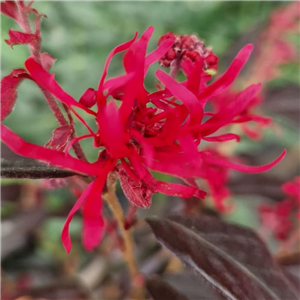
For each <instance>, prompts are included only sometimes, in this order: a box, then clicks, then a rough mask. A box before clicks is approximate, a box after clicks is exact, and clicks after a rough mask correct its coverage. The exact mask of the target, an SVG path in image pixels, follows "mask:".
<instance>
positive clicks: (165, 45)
mask: <svg viewBox="0 0 300 300" xmlns="http://www.w3.org/2000/svg"><path fill="white" fill-rule="evenodd" d="M173 44H174V41H173V40H172V39H167V40H165V41H163V42H162V43H161V44H160V45H159V46H158V47H157V48H156V49H155V50H154V51H152V52H151V53H150V54H148V55H147V56H146V60H145V73H147V70H148V68H149V67H150V66H151V65H152V64H153V63H155V62H156V61H158V60H159V59H160V58H162V56H164V55H165V54H166V53H167V52H168V50H169V49H170V48H171V47H172V46H173Z"/></svg>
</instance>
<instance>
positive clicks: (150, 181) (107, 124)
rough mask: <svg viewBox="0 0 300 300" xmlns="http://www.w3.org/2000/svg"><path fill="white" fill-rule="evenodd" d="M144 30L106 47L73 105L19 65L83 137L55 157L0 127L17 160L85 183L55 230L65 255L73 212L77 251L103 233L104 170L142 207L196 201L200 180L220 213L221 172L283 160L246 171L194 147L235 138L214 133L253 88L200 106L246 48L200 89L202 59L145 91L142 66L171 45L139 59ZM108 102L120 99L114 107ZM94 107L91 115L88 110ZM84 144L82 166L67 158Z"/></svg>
mask: <svg viewBox="0 0 300 300" xmlns="http://www.w3.org/2000/svg"><path fill="white" fill-rule="evenodd" d="M152 32H153V27H149V28H148V29H147V30H146V31H145V32H144V33H143V34H142V36H141V37H140V38H139V39H138V40H136V37H137V34H136V35H135V37H134V38H133V39H132V40H130V41H128V42H126V43H124V44H121V45H119V46H117V47H116V48H114V49H113V50H112V51H111V53H110V54H109V56H108V58H107V61H106V64H105V67H104V70H103V73H102V76H101V78H100V82H99V86H98V88H97V90H94V89H91V88H90V89H88V90H87V91H86V92H85V93H84V94H83V96H82V97H81V99H80V101H79V102H78V101H76V100H75V99H74V98H73V97H72V96H70V95H69V94H67V93H66V92H65V91H64V90H63V89H62V88H61V87H60V86H59V84H58V83H57V82H56V81H55V79H54V76H53V74H49V73H48V71H47V70H45V68H43V66H42V65H41V64H39V63H38V62H37V61H35V59H34V58H32V57H30V58H29V59H27V60H26V62H25V66H26V69H27V71H28V74H29V75H30V76H31V79H32V80H34V81H35V82H36V83H37V84H38V85H39V86H40V87H42V88H43V89H45V90H47V91H48V92H50V93H51V94H52V95H53V96H55V97H56V98H57V99H58V100H59V101H60V102H62V103H63V104H64V105H66V106H68V108H69V110H70V111H71V112H72V113H73V114H74V115H75V116H76V117H77V118H79V120H80V121H81V122H82V124H83V125H84V126H85V127H86V129H87V130H88V132H89V133H88V134H86V135H83V136H80V137H77V138H75V139H72V140H71V141H69V140H68V139H63V144H64V143H65V142H66V140H67V145H66V147H65V145H63V147H62V148H60V151H58V150H55V149H49V148H46V147H42V146H38V145H35V144H32V143H28V142H26V141H24V140H23V139H22V138H21V137H19V136H18V135H16V134H15V133H14V132H12V131H11V130H10V129H8V128H7V127H6V126H4V125H2V127H1V128H2V141H3V142H4V143H5V144H7V145H8V147H9V148H11V149H12V150H13V151H15V152H16V153H18V154H19V155H23V156H28V157H31V158H34V159H38V160H42V161H45V162H48V163H50V164H53V165H56V166H58V167H61V168H64V169H69V170H72V171H75V172H78V173H80V174H84V175H88V176H91V178H93V181H92V182H91V183H90V184H89V185H88V187H87V188H86V189H85V190H84V192H83V193H82V194H81V195H80V197H79V199H78V200H77V202H76V204H75V206H74V207H73V209H72V210H71V212H70V213H69V215H68V217H67V221H66V223H65V226H64V228H63V232H62V241H63V244H64V246H65V248H66V250H67V251H68V252H69V251H70V249H71V240H70V236H69V223H70V222H71V219H72V217H73V215H74V214H75V213H76V212H77V211H78V210H79V209H80V208H81V207H82V214H83V245H84V247H85V248H86V249H87V250H91V249H93V248H94V247H96V246H97V245H98V244H99V242H100V241H101V238H102V235H103V228H104V222H103V219H102V217H101V211H102V201H101V192H102V190H103V188H104V186H105V184H106V178H107V175H108V173H109V172H111V171H116V172H117V174H119V177H120V181H121V185H122V188H123V190H124V192H125V194H126V196H128V198H129V200H130V202H131V203H132V204H134V205H137V206H141V207H149V205H150V204H151V195H152V193H156V192H161V193H164V194H167V195H172V196H178V197H182V198H190V197H192V196H196V197H199V198H204V197H205V192H203V191H202V190H200V189H199V187H198V186H197V184H196V181H195V179H196V178H199V177H200V178H204V179H205V180H207V181H208V183H209V185H210V189H211V190H212V193H213V194H214V196H215V197H216V199H219V200H216V203H217V205H218V207H221V200H220V199H221V198H222V197H224V195H223V194H224V193H223V192H226V189H225V188H224V186H223V184H224V183H225V181H226V180H225V179H226V174H227V170H228V169H234V170H237V171H241V172H248V173H257V172H263V171H267V170H269V169H270V168H272V167H273V166H274V165H276V164H277V163H278V162H279V161H280V160H281V159H282V158H283V156H284V154H285V152H283V153H282V154H281V155H280V156H279V157H278V158H277V159H275V160H274V161H273V162H271V163H269V164H267V165H264V166H258V167H250V166H243V165H240V164H237V163H235V162H233V161H230V160H228V159H227V158H225V157H223V156H221V155H219V154H217V153H216V152H213V151H201V150H200V149H199V145H200V144H201V142H202V141H207V142H224V141H228V140H239V136H237V135H235V134H231V133H225V134H218V133H217V132H218V130H219V129H221V128H224V126H226V125H229V124H232V123H235V122H239V118H240V114H241V113H242V112H243V111H245V109H247V107H248V105H249V103H250V102H251V100H252V99H253V98H254V97H255V96H256V95H257V93H258V92H259V90H260V85H259V84H256V85H251V86H249V87H248V88H246V89H245V90H243V91H242V92H240V93H239V94H238V95H237V96H236V97H235V99H234V100H233V101H231V102H230V103H229V104H228V105H226V106H224V107H222V108H220V109H219V110H218V111H217V112H214V113H210V114H206V113H204V108H205V106H206V103H207V102H208V101H209V100H210V99H212V98H213V97H216V96H218V95H219V94H221V93H223V92H224V91H225V90H226V89H227V88H228V87H229V86H230V85H231V84H232V82H233V81H234V80H235V78H236V77H237V75H238V74H239V72H240V71H241V69H242V67H243V66H244V65H245V63H246V62H247V60H248V58H249V55H250V53H251V51H252V46H251V45H247V46H245V47H244V48H243V49H242V50H241V51H240V52H239V53H238V55H237V56H236V58H235V59H234V60H233V62H232V64H231V65H230V67H229V68H228V70H227V71H226V72H225V73H224V74H223V75H222V76H220V77H219V78H218V79H217V80H216V81H215V82H214V83H212V84H209V85H207V74H206V73H205V71H204V69H205V68H203V64H204V63H205V61H204V60H203V59H201V60H197V61H195V62H192V61H190V60H185V61H184V62H183V68H184V72H185V73H186V74H187V80H186V81H184V82H178V81H176V80H175V79H174V78H173V77H172V76H170V75H168V74H167V73H165V72H163V71H162V70H158V71H157V72H156V76H157V78H158V80H159V81H160V83H161V86H164V88H162V89H160V90H158V91H156V92H154V93H149V92H148V91H147V90H146V89H145V87H144V78H145V75H146V73H147V70H148V68H149V66H150V65H151V64H153V63H154V62H156V61H157V60H159V59H160V58H161V57H163V56H164V55H165V53H167V52H168V51H169V50H170V49H171V48H172V46H173V44H174V41H173V40H172V39H169V38H166V39H165V40H164V41H161V42H160V45H159V46H158V48H157V49H155V50H154V51H153V52H151V53H150V54H148V55H147V54H146V48H147V45H148V42H149V39H150V37H151V35H152ZM188 42H189V40H188V39H187V40H185V44H187V45H188ZM185 44H184V43H183V45H185ZM123 51H125V54H124V58H123V66H124V69H125V74H123V75H120V76H118V77H115V78H110V79H107V78H106V76H107V71H108V67H109V64H110V61H111V59H112V58H113V56H114V55H115V54H116V53H119V52H123ZM116 100H118V101H120V102H119V103H120V105H119V106H117V104H116ZM94 105H96V109H95V110H93V109H92V108H93V106H94ZM74 108H77V109H81V110H83V111H84V112H85V113H87V114H89V115H92V116H93V117H94V118H95V121H96V124H97V126H98V129H97V131H96V132H94V131H93V130H92V129H91V128H90V127H89V126H88V124H87V123H86V122H85V120H84V119H83V118H82V117H81V116H80V115H79V114H78V113H77V112H76V110H75V109H74ZM243 122H244V121H243ZM63 133H65V132H64V131H63ZM215 133H217V134H216V135H213V134H215ZM86 138H91V139H93V145H94V147H96V148H98V149H99V157H98V159H97V161H96V162H93V163H89V162H86V161H83V160H79V159H76V158H74V157H72V156H71V155H70V154H69V149H70V147H71V146H72V145H73V144H74V143H75V142H78V141H80V140H82V139H86ZM150 170H154V171H158V172H162V173H167V174H171V175H173V176H176V177H179V178H182V179H183V180H184V181H185V182H187V183H188V184H189V185H183V184H175V183H168V182H163V181H159V180H157V179H155V178H154V177H153V176H152V174H151V173H150ZM218 170H219V172H218ZM222 186H223V187H222ZM217 189H218V191H217ZM221 191H223V192H222V197H221V198H220V196H219V193H221ZM225 194H226V193H225Z"/></svg>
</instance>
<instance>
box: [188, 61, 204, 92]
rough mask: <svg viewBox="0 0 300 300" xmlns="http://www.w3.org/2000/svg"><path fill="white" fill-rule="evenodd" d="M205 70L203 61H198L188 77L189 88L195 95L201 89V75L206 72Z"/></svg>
mask: <svg viewBox="0 0 300 300" xmlns="http://www.w3.org/2000/svg"><path fill="white" fill-rule="evenodd" d="M202 68H203V60H198V61H197V62H196V63H195V64H194V65H193V69H192V70H191V73H190V74H189V75H188V80H187V88H188V89H189V90H190V91H191V92H192V93H194V94H195V95H197V94H198V92H199V87H200V83H201V78H202V77H201V74H202V72H204V71H203V70H202Z"/></svg>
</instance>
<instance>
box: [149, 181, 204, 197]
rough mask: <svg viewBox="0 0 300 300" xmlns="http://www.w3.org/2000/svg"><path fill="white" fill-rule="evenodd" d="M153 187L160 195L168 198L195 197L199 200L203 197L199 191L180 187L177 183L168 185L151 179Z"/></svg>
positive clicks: (189, 187)
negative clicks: (168, 196)
mask: <svg viewBox="0 0 300 300" xmlns="http://www.w3.org/2000/svg"><path fill="white" fill-rule="evenodd" d="M153 187H154V188H155V189H157V191H159V192H160V193H163V194H165V195H170V196H177V197H180V198H191V197H193V196H197V197H200V198H204V197H205V194H206V193H205V192H203V191H200V190H199V189H198V188H195V187H191V186H187V185H182V184H178V183H170V182H164V181H159V180H156V179H153Z"/></svg>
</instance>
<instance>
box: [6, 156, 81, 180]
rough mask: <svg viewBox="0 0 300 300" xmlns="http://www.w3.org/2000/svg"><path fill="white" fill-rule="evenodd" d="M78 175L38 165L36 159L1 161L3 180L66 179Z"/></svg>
mask: <svg viewBox="0 0 300 300" xmlns="http://www.w3.org/2000/svg"><path fill="white" fill-rule="evenodd" d="M73 175H77V174H76V173H73V172H70V171H66V170H61V169H58V168H55V167H52V166H48V165H46V164H42V163H38V162H37V161H36V160H34V159H29V158H20V159H13V160H6V159H3V158H2V159H1V177H2V178H31V179H40V178H64V177H69V176H73Z"/></svg>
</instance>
